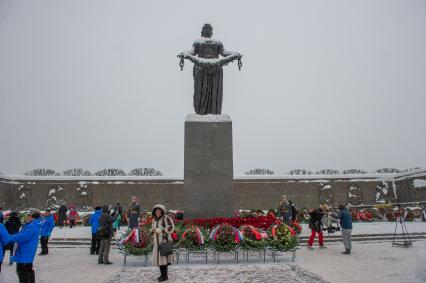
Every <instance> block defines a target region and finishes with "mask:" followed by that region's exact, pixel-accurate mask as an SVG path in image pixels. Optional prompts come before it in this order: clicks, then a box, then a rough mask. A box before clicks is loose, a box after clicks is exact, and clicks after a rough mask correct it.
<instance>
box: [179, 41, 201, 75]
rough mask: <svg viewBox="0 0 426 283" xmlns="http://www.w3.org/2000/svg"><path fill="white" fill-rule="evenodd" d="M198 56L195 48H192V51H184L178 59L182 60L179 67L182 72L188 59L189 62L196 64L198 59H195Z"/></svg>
mask: <svg viewBox="0 0 426 283" xmlns="http://www.w3.org/2000/svg"><path fill="white" fill-rule="evenodd" d="M195 55H197V52H196V51H195V48H194V46H192V49H191V50H187V51H183V52H181V53H179V54H178V55H177V57H178V58H180V62H179V67H180V70H181V71H182V70H183V66H184V65H185V60H184V59H188V60H189V61H191V62H193V63H196V62H197V58H196V57H195Z"/></svg>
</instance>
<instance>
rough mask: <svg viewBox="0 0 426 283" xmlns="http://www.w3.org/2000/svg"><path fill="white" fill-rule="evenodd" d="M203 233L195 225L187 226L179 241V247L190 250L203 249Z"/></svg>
mask: <svg viewBox="0 0 426 283" xmlns="http://www.w3.org/2000/svg"><path fill="white" fill-rule="evenodd" d="M204 243H205V242H204V235H203V232H202V231H201V229H200V228H199V227H197V226H191V227H189V228H187V229H186V230H185V231H184V232H183V234H182V237H181V240H180V241H179V247H181V248H185V249H187V250H190V251H198V250H202V249H204Z"/></svg>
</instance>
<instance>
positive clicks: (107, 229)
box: [98, 205, 115, 264]
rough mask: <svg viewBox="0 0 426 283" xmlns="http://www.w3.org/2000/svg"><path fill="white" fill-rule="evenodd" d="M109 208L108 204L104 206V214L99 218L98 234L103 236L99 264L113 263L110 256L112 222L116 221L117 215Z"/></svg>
mask: <svg viewBox="0 0 426 283" xmlns="http://www.w3.org/2000/svg"><path fill="white" fill-rule="evenodd" d="M108 208H109V207H108V205H104V206H102V214H101V217H100V218H99V229H98V236H99V237H100V238H101V248H100V250H99V257H98V264H112V262H110V261H109V259H108V256H109V249H110V245H111V238H112V236H113V230H112V224H113V223H114V221H115V217H113V216H111V215H110V214H109V211H108Z"/></svg>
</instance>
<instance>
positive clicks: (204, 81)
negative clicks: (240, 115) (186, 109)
mask: <svg viewBox="0 0 426 283" xmlns="http://www.w3.org/2000/svg"><path fill="white" fill-rule="evenodd" d="M193 51H194V53H195V54H198V57H199V58H205V59H215V58H219V55H220V54H223V51H224V49H223V45H222V43H221V42H220V41H218V40H214V39H201V40H197V41H195V42H194V44H193ZM193 75H194V109H195V113H197V114H200V115H206V114H221V113H222V97H223V69H222V66H219V65H217V66H212V67H205V66H202V65H199V64H194V71H193Z"/></svg>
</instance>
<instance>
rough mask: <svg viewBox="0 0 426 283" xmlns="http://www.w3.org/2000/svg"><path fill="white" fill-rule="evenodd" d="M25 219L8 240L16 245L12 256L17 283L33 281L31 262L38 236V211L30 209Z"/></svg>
mask: <svg viewBox="0 0 426 283" xmlns="http://www.w3.org/2000/svg"><path fill="white" fill-rule="evenodd" d="M26 221H27V223H26V224H25V225H23V226H22V229H21V231H19V233H17V234H15V235H13V236H11V237H10V240H11V241H13V242H15V245H17V249H16V251H15V254H14V256H13V257H12V258H13V261H15V262H16V272H17V273H18V277H19V283H33V282H35V274H34V268H33V262H34V257H35V255H36V252H37V246H38V237H39V236H40V212H39V211H37V210H30V211H29V212H28V213H27V220H26Z"/></svg>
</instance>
